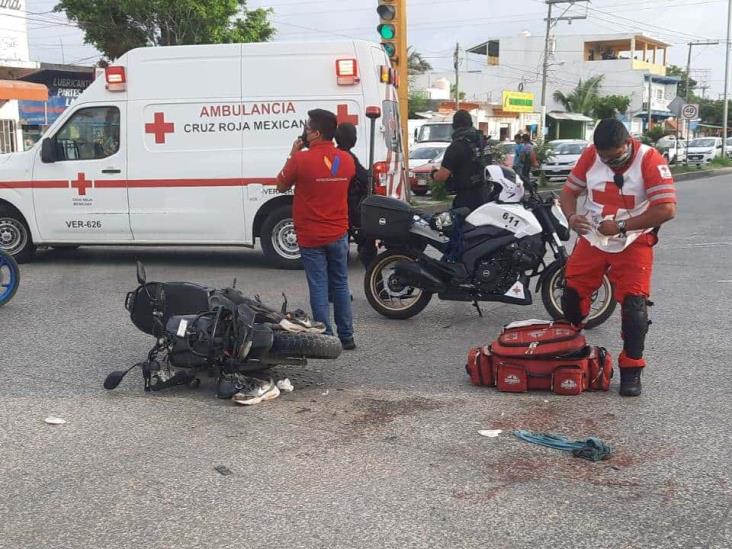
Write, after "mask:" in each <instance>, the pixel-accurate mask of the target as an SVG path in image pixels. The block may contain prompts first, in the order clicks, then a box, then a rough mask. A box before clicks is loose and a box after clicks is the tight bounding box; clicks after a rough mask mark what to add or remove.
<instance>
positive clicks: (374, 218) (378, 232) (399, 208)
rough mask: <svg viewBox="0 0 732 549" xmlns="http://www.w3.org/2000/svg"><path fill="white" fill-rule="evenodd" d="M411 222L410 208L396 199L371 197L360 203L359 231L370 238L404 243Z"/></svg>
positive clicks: (412, 216)
mask: <svg viewBox="0 0 732 549" xmlns="http://www.w3.org/2000/svg"><path fill="white" fill-rule="evenodd" d="M413 222H414V212H413V211H412V208H410V207H409V204H407V203H405V202H402V201H401V200H397V199H396V198H389V197H386V196H378V195H371V196H369V197H366V198H365V199H364V200H363V202H361V230H362V231H363V232H364V233H365V234H366V235H368V236H370V237H372V238H376V239H380V240H388V241H391V242H399V241H406V240H408V239H409V229H410V228H411V226H412V223H413Z"/></svg>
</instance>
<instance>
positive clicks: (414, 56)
mask: <svg viewBox="0 0 732 549" xmlns="http://www.w3.org/2000/svg"><path fill="white" fill-rule="evenodd" d="M407 54H408V55H409V57H408V58H407V66H408V67H409V69H408V70H409V74H410V75H414V74H424V73H426V72H428V71H431V70H432V65H430V63H429V61H427V60H426V59H425V58H424V57H422V54H421V53H419V52H418V51H417V50H415V49H414V47H413V46H409V47H408V48H407Z"/></svg>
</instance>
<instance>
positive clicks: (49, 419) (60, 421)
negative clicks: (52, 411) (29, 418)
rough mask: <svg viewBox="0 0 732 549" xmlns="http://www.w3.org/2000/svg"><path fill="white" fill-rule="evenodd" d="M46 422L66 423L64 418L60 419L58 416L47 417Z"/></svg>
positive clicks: (53, 423)
mask: <svg viewBox="0 0 732 549" xmlns="http://www.w3.org/2000/svg"><path fill="white" fill-rule="evenodd" d="M46 423H48V424H49V425H64V424H65V423H66V420H65V419H61V418H60V417H53V416H51V417H47V418H46Z"/></svg>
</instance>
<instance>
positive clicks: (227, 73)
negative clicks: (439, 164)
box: [0, 41, 406, 267]
mask: <svg viewBox="0 0 732 549" xmlns="http://www.w3.org/2000/svg"><path fill="white" fill-rule="evenodd" d="M395 80H396V78H395V71H393V70H392V69H391V68H390V64H389V60H388V58H387V56H386V54H385V53H384V51H383V50H382V48H381V47H380V45H379V44H376V43H370V42H364V41H344V42H329V43H285V42H281V43H264V44H220V45H204V46H174V47H160V48H141V49H135V50H132V51H130V52H128V53H127V54H125V55H124V56H122V57H121V58H120V59H119V60H118V61H117V62H116V63H115V64H114V65H113V66H111V67H108V68H107V69H106V70H105V71H104V72H103V73H101V74H99V75H98V76H97V79H96V80H95V81H94V83H93V84H92V85H91V86H90V87H89V88H88V89H87V90H86V91H85V92H84V93H83V94H82V95H81V96H80V97H79V99H78V100H77V101H76V102H74V104H73V106H72V107H70V108H69V109H67V110H66V111H65V112H64V114H63V115H62V116H61V117H60V118H59V119H58V120H57V121H56V122H55V123H54V124H53V125H52V126H51V127H50V128H49V129H48V131H47V132H46V134H45V136H44V139H42V140H41V141H40V142H39V143H37V144H36V146H35V147H34V148H32V149H31V150H29V151H26V152H19V153H14V154H9V155H0V247H2V248H3V249H4V250H6V251H8V252H9V253H11V254H12V255H14V256H15V257H16V259H18V260H19V261H27V260H29V259H30V258H31V257H32V255H33V253H34V251H35V249H36V246H39V245H41V246H57V247H75V246H83V245H93V244H97V245H112V244H118V245H199V246H218V245H226V246H231V245H234V246H247V247H252V246H254V243H255V239H256V238H260V240H261V245H262V248H263V249H264V252H265V254H266V255H267V257H268V258H269V259H270V260H271V262H272V263H274V264H275V265H277V266H280V267H294V266H296V265H297V264H298V263H299V249H298V246H297V239H296V235H295V232H294V230H293V224H292V220H291V204H292V196H291V194H284V195H283V194H279V193H278V192H277V190H276V186H275V178H276V176H277V174H278V173H279V171H280V169H281V168H282V166H283V165H284V163H285V161H286V159H287V155H288V154H289V151H290V148H291V146H292V143H293V141H294V140H295V139H296V138H297V137H298V136H299V135H301V134H302V133H303V129H304V126H305V123H306V121H307V117H308V116H307V112H308V110H310V109H314V108H324V109H328V110H331V111H333V112H335V113H337V114H338V118H339V122H344V121H349V122H352V123H354V124H356V126H357V128H358V144H357V146H356V149H355V150H354V152H355V153H356V155H357V156H358V157H359V158H360V160H361V162H362V163H363V164H364V165H366V164H367V162H368V150H369V147H368V145H369V129H370V128H369V126H370V120H369V119H368V118H366V109H367V108H368V107H378V108H379V109H380V110H381V116H380V118H378V119H377V121H376V132H375V135H376V145H375V157H374V159H375V166H374V168H375V169H374V172H375V190H376V192H378V193H380V194H386V195H389V196H394V197H398V198H404V197H405V195H406V189H405V183H406V177H405V174H404V170H403V162H402V156H403V155H402V150H401V137H400V134H401V132H400V124H399V110H398V105H397V90H396V87H395ZM372 110H373V109H372Z"/></svg>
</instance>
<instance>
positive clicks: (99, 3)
mask: <svg viewBox="0 0 732 549" xmlns="http://www.w3.org/2000/svg"><path fill="white" fill-rule="evenodd" d="M54 11H56V12H64V13H65V14H66V17H68V18H69V20H70V21H73V22H74V23H76V24H77V25H78V26H79V27H80V28H81V29H82V30H83V31H84V41H85V42H86V43H87V44H91V45H93V46H94V47H95V48H97V49H98V50H99V51H101V52H102V53H103V54H104V56H105V57H106V58H107V59H109V60H114V59H117V58H118V57H120V56H121V55H123V54H124V53H126V52H127V51H129V50H131V49H132V48H137V47H141V46H173V45H181V44H222V43H234V42H236V43H238V42H265V41H267V40H269V39H270V38H272V36H273V35H274V33H275V29H274V27H273V26H272V25H271V24H270V22H269V15H270V14H271V13H272V10H271V9H264V8H258V9H254V10H252V9H248V8H247V5H246V0H116V1H114V2H110V1H108V0H61V1H60V2H59V3H58V4H56V6H55V7H54Z"/></svg>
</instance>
